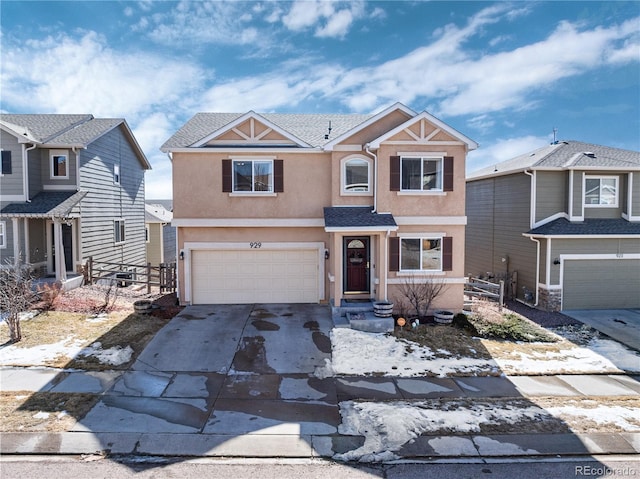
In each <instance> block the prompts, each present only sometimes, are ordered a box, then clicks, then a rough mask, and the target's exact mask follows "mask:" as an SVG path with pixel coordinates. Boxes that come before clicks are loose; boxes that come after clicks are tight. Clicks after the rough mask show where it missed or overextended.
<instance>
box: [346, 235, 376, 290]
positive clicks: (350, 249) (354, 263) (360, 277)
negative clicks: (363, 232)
mask: <svg viewBox="0 0 640 479" xmlns="http://www.w3.org/2000/svg"><path fill="white" fill-rule="evenodd" d="M344 251H345V253H344V255H345V258H344V261H345V281H344V286H345V288H344V292H345V293H368V292H369V289H370V288H369V237H367V236H362V237H361V236H359V237H357V238H354V237H347V238H345V239H344Z"/></svg>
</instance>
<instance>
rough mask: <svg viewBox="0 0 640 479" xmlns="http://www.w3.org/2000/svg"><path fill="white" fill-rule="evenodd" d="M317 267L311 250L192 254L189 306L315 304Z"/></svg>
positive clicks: (217, 251) (228, 251)
mask: <svg viewBox="0 0 640 479" xmlns="http://www.w3.org/2000/svg"><path fill="white" fill-rule="evenodd" d="M318 267H319V265H318V250H313V249H309V250H306V249H299V250H298V249H291V250H268V249H252V250H202V251H198V250H195V251H192V254H191V278H192V280H191V285H192V303H193V304H243V303H317V302H318V300H319V292H318Z"/></svg>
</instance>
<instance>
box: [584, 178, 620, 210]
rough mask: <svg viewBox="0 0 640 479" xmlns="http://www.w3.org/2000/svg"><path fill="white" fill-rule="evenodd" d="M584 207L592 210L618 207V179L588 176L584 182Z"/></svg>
mask: <svg viewBox="0 0 640 479" xmlns="http://www.w3.org/2000/svg"><path fill="white" fill-rule="evenodd" d="M584 205H585V207H592V208H602V207H604V208H606V207H612V208H615V207H617V206H618V177H617V176H586V177H585V182H584Z"/></svg>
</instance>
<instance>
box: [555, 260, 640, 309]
mask: <svg viewBox="0 0 640 479" xmlns="http://www.w3.org/2000/svg"><path fill="white" fill-rule="evenodd" d="M617 308H640V259H615V260H613V259H595V260H594V259H591V260H585V259H580V260H570V261H564V275H563V288H562V309H617Z"/></svg>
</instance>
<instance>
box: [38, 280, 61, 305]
mask: <svg viewBox="0 0 640 479" xmlns="http://www.w3.org/2000/svg"><path fill="white" fill-rule="evenodd" d="M61 294H62V287H61V286H60V284H59V283H53V284H49V283H45V284H43V285H42V286H38V287H37V296H38V299H39V301H38V304H37V307H38V309H41V310H43V311H51V310H52V309H55V306H56V303H57V301H58V297H59V296H60V295H61Z"/></svg>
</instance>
